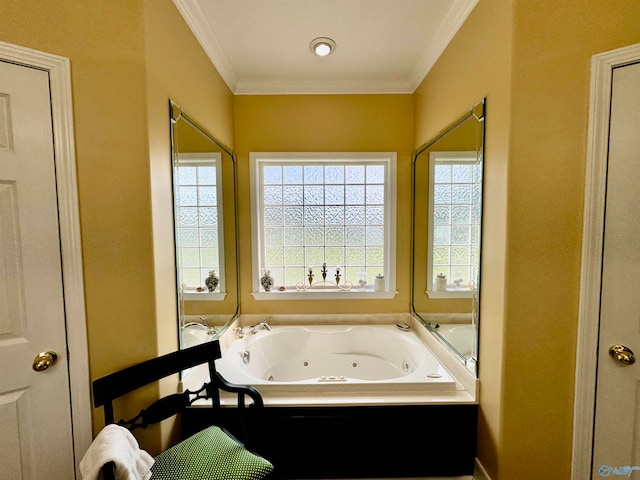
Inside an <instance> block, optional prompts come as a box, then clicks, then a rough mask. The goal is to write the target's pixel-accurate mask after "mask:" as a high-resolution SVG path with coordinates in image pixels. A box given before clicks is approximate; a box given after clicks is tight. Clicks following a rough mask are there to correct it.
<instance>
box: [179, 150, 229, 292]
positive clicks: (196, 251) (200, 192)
mask: <svg viewBox="0 0 640 480" xmlns="http://www.w3.org/2000/svg"><path fill="white" fill-rule="evenodd" d="M220 161H221V155H220V153H216V152H207V153H182V154H180V156H179V158H178V161H177V162H176V164H175V166H174V202H175V210H176V219H177V220H176V236H177V237H178V238H177V240H178V241H177V245H178V246H179V247H178V251H177V264H178V275H179V281H180V285H181V286H182V289H183V292H184V293H196V292H198V289H200V290H204V288H203V287H204V285H205V279H206V278H207V277H208V276H209V272H210V271H211V270H215V271H216V274H217V275H218V276H219V277H220V284H219V285H218V287H217V292H218V296H219V292H225V285H224V275H220V272H221V271H222V270H223V267H224V266H223V265H222V262H223V260H222V258H223V255H222V248H221V242H219V239H222V238H224V235H223V231H222V222H219V221H218V213H219V212H222V195H221V187H222V182H221V179H220V174H221V169H220V168H219V165H220ZM209 296H212V295H211V294H209ZM213 296H215V295H213Z"/></svg>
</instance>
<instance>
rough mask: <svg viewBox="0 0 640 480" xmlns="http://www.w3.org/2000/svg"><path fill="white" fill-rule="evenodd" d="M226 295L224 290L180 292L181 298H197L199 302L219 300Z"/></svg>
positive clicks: (191, 299) (190, 299)
mask: <svg viewBox="0 0 640 480" xmlns="http://www.w3.org/2000/svg"><path fill="white" fill-rule="evenodd" d="M226 296H227V294H226V293H225V292H190V293H187V292H184V293H183V294H182V298H183V300H187V301H193V300H199V301H201V302H221V301H223V300H224V298H225V297H226Z"/></svg>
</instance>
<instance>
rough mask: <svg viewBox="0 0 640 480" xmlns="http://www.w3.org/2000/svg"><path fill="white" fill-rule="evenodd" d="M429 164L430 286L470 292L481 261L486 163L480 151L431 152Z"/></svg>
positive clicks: (441, 292)
mask: <svg viewBox="0 0 640 480" xmlns="http://www.w3.org/2000/svg"><path fill="white" fill-rule="evenodd" d="M429 168H430V174H429V178H430V179H431V180H430V182H429V188H430V193H429V198H430V202H429V239H428V241H429V252H430V254H429V259H430V260H431V261H430V262H428V276H427V291H428V294H429V296H431V297H438V296H442V297H453V296H461V297H465V296H471V295H472V292H473V291H474V290H475V289H476V285H477V279H478V274H479V272H478V265H479V264H480V261H479V258H478V257H479V255H480V220H481V202H482V198H481V197H482V164H481V163H480V162H479V161H478V158H477V155H476V152H430V154H429ZM443 277H444V278H443Z"/></svg>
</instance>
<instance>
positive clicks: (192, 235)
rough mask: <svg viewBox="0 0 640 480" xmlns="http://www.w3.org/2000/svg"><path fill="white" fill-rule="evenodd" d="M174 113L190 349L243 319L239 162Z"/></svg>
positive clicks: (181, 297) (180, 278)
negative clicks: (239, 232) (241, 308)
mask: <svg viewBox="0 0 640 480" xmlns="http://www.w3.org/2000/svg"><path fill="white" fill-rule="evenodd" d="M169 108H170V121H171V152H172V159H171V160H172V181H173V206H174V233H175V246H176V287H177V298H178V302H177V303H178V319H179V326H178V327H179V338H180V346H181V348H186V347H190V346H193V345H195V344H197V343H202V342H203V341H207V340H211V339H213V338H217V337H218V336H219V335H220V334H221V333H222V332H223V331H224V329H225V328H226V327H227V326H228V325H229V323H230V322H231V321H232V320H233V319H234V318H235V317H236V316H237V315H238V310H239V297H238V262H237V258H236V252H237V251H238V249H237V238H238V235H237V221H236V210H235V209H236V161H235V155H234V154H233V152H232V151H231V150H230V149H229V148H227V147H226V146H225V145H223V144H222V143H220V142H219V141H218V140H216V138H215V137H214V136H213V135H211V134H210V133H208V132H207V131H206V130H205V129H204V128H203V127H201V126H200V125H199V124H198V122H196V121H195V120H194V119H193V118H191V117H190V116H189V115H187V114H186V113H185V112H183V111H182V108H180V106H179V105H178V104H176V103H175V102H173V101H170V102H169ZM193 322H197V323H199V324H202V326H199V325H193V324H192V323H193ZM185 326H186V328H185Z"/></svg>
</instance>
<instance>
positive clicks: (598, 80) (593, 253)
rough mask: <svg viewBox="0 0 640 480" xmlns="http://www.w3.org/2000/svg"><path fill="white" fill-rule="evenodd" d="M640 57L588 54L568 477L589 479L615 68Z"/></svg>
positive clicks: (632, 50)
mask: <svg viewBox="0 0 640 480" xmlns="http://www.w3.org/2000/svg"><path fill="white" fill-rule="evenodd" d="M638 61H640V43H639V44H635V45H630V46H628V47H623V48H619V49H616V50H611V51H608V52H604V53H600V54H597V55H594V56H593V57H591V92H590V99H589V131H588V136H587V162H586V178H585V197H584V218H583V228H582V265H581V277H580V306H579V314H578V339H577V352H576V380H575V399H574V409H573V418H574V423H573V450H572V469H571V478H572V480H584V479H586V478H591V469H592V466H591V462H592V456H593V440H594V439H593V425H594V419H595V418H594V417H595V400H596V398H595V393H596V380H597V375H596V374H597V364H598V336H599V331H600V289H601V274H602V254H603V248H604V242H603V238H604V212H605V199H606V183H607V160H608V148H609V120H610V105H611V81H612V77H613V70H614V69H615V68H618V67H622V66H624V65H627V64H630V63H636V62H638Z"/></svg>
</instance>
